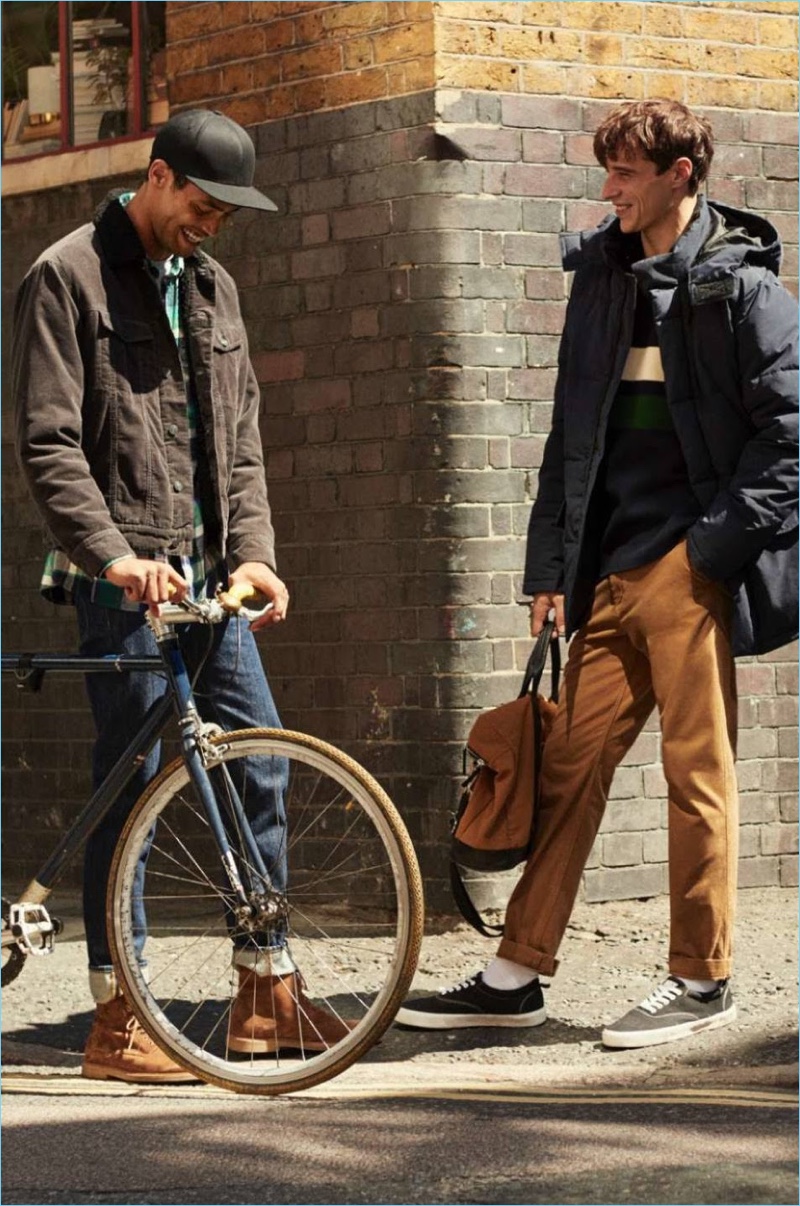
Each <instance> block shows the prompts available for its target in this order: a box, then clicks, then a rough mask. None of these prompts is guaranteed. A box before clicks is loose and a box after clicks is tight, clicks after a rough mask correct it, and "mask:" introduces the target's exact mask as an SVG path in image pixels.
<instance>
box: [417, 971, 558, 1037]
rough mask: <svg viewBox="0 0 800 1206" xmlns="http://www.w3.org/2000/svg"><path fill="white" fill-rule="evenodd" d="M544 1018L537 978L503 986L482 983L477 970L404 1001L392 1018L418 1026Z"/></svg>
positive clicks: (533, 1021)
mask: <svg viewBox="0 0 800 1206" xmlns="http://www.w3.org/2000/svg"><path fill="white" fill-rule="evenodd" d="M546 1018H547V1012H546V1010H545V1007H544V997H543V996H542V986H541V984H540V983H539V980H538V978H537V979H535V980H532V981H531V983H530V984H526V985H524V987H523V988H512V989H510V990H505V989H501V988H490V987H489V985H488V984H484V982H483V975H482V974H481V973H480V972H478V974H477V975H476V976H472V977H471V978H470V979H469V980H464V981H462V983H461V984H456V985H455V986H454V987H453V988H443V989H442V990H441V991H440V992H438V993H437V994H436V996H435V997H420V998H419V1000H416V1001H408V1002H406V1004H405V1005H404V1006H403V1008H402V1009H400V1010H399V1011H398V1014H397V1017H396V1018H395V1022H399V1023H400V1025H401V1026H414V1027H416V1028H417V1029H420V1030H451V1029H456V1028H460V1027H465V1026H540V1025H541V1024H542V1022H544V1021H545V1020H546Z"/></svg>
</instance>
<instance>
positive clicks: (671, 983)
mask: <svg viewBox="0 0 800 1206" xmlns="http://www.w3.org/2000/svg"><path fill="white" fill-rule="evenodd" d="M682 992H683V985H682V984H678V982H677V981H676V980H665V981H664V983H663V984H659V986H658V988H657V989H656V990H655V991H654V992H651V993H650V996H649V997H645V999H644V1000H643V1001H642V1003H641V1005H640V1006H639V1008H640V1009H645V1010H647V1012H648V1013H651V1014H654V1013H658V1011H659V1010H660V1009H663V1008H664V1006H665V1005H669V1004H671V1002H672V1001H674V1000H675V999H676V998H677V997H679V996H680V995H681V993H682Z"/></svg>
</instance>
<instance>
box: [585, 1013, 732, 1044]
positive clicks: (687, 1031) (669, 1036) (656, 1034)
mask: <svg viewBox="0 0 800 1206" xmlns="http://www.w3.org/2000/svg"><path fill="white" fill-rule="evenodd" d="M735 1019H736V1006H735V1005H731V1007H730V1009H726V1010H725V1012H724V1013H717V1014H715V1015H714V1016H713V1017H710V1018H698V1019H697V1020H696V1021H694V1022H684V1023H683V1025H681V1026H670V1027H667V1028H665V1029H663V1030H626V1031H619V1030H611V1029H609V1030H604V1031H603V1033H602V1035H601V1037H600V1041H601V1042H602V1044H603V1046H604V1047H614V1048H616V1049H617V1050H620V1049H628V1048H631V1047H657V1046H659V1044H661V1043H673V1042H675V1041H676V1040H677V1039H684V1038H691V1036H692V1035H693V1034H700V1033H701V1032H703V1031H705V1030H718V1029H719V1028H720V1026H727V1025H728V1023H729V1022H733V1021H734V1020H735Z"/></svg>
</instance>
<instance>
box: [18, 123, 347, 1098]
mask: <svg viewBox="0 0 800 1206" xmlns="http://www.w3.org/2000/svg"><path fill="white" fill-rule="evenodd" d="M254 168H255V152H254V148H253V144H252V141H251V139H250V137H249V135H248V134H247V133H246V131H245V130H243V129H242V128H241V127H240V126H238V125H237V124H236V123H235V122H233V121H231V120H230V119H229V118H226V117H224V116H223V115H222V114H220V113H214V112H210V111H207V110H192V111H189V112H184V113H180V114H178V115H177V116H175V117H173V118H172V119H171V120H170V121H169V122H168V123H167V124H166V125H165V126H163V127H162V129H161V130H160V131H159V132H158V134H157V135H156V138H155V141H154V143H153V148H152V152H151V160H150V165H149V167H148V170H147V178H146V180H145V181H144V183H143V184H142V185H141V187H140V188H139V189H137V191H136V192H135V193H122V194H118V193H117V194H114V193H112V194H111V195H110V196H109V197H108V198H106V200H105V202H104V203H103V204H102V205H101V206H100V208H99V210H98V211H97V213H96V214H95V216H94V219H93V221H92V222H90V223H87V224H86V225H84V226H81V227H80V228H79V229H78V230H76V231H74V232H73V233H72V234H70V235H68V236H67V237H66V238H64V239H61V240H60V241H59V242H57V243H55V244H54V245H53V246H52V247H49V248H48V249H47V250H46V251H44V252H43V253H42V255H41V256H40V257H39V258H38V260H37V261H36V263H35V264H34V265H33V267H32V268H31V269H30V271H29V272H28V274H27V276H26V277H25V279H24V281H23V283H22V285H21V287H20V291H19V294H18V297H17V303H16V310H15V322H14V334H13V347H12V361H13V363H12V380H13V394H14V399H15V404H16V416H17V446H18V452H19V456H20V460H21V463H22V466H23V469H24V472H25V474H26V477H27V480H28V484H29V486H30V489H31V492H32V494H33V497H34V499H35V501H36V504H37V506H38V507H39V510H40V512H41V514H42V517H43V519H44V521H45V523H46V525H47V528H48V530H49V532H50V534H51V536H52V542H53V547H52V550H51V552H50V553H49V555H48V557H47V560H46V563H45V568H44V573H43V576H42V583H41V588H42V593H43V594H44V596H45V597H46V598H47V599H49V600H50V601H52V602H55V603H71V604H73V605H74V606H75V609H76V614H77V620H78V629H79V634H80V651H81V653H83V654H84V655H87V656H102V655H104V654H111V653H121V652H122V653H125V654H129V655H131V656H135V655H143V654H153V653H155V652H156V648H155V643H154V639H153V636H152V633H151V631H150V629H149V627H148V625H147V624H146V622H145V618H144V611H145V607H146V606H147V605H158V604H159V603H163V602H165V601H166V600H167V598H168V596H170V597H174V598H177V599H183V598H200V597H203V596H205V595H206V594H213V592H214V591H215V589H216V587H217V585H218V584H223V585H227V586H229V587H230V586H233V585H236V584H245V583H249V584H251V585H252V586H254V587H255V588H257V589H258V590H260V591H261V592H262V593H263V594H264V595H266V596H267V598H268V599H269V600H271V602H272V605H273V606H272V609H271V610H270V611H269V612H267V613H266V614H265V615H264V616H263V617H262V618H261V619H259V620H257V621H256V622H255V623H254V624H253V628H254V629H255V628H259V627H262V626H265V625H268V624H275V623H279V622H280V621H281V620H283V618H284V617H285V615H286V610H287V606H288V599H289V596H288V592H287V590H286V587H285V586H284V584H283V582H282V581H281V580H280V578H278V576H277V574H276V572H275V551H274V534H273V529H272V524H271V522H270V509H269V503H268V501H267V488H266V482H265V476H264V466H263V456H262V449H261V441H260V437H259V430H258V407H259V391H258V386H257V383H256V380H255V375H254V373H253V369H252V366H251V364H250V361H249V357H248V350H247V335H246V333H245V330H244V326H243V323H242V316H241V312H240V309H239V301H238V297H237V292H236V286H235V284H234V282H233V280H232V278H231V277H230V276H229V274H228V273H227V272H226V271H225V270H224V269H223V268H222V267H221V265H220V264H218V263H217V262H216V261H215V260H213V259H212V258H211V257H210V256H208V255H207V254H205V253H204V252H202V251H200V250H199V245H200V243H201V242H202V241H203V240H204V239H206V238H209V237H212V236H214V235H216V234H217V233H218V231H219V230H220V228H221V227H222V225H223V223H224V222H225V221H226V220H227V219H228V218H229V216H230V215H231V214H232V213H234V212H235V210H237V209H238V208H247V209H257V210H274V209H276V206H275V205H274V204H273V202H272V201H270V200H269V199H268V198H267V197H265V196H263V194H261V193H260V192H259V191H258V190H257V189H255V188H253V174H254ZM184 633H185V635H183V636H182V637H181V643H182V647H183V651H184V655H185V657H186V660H187V664H188V665H189V668H190V670H195V671H196V670H197V669H198V668H199V667H201V666H202V668H201V669H200V670H199V677H198V678H197V682H196V687H197V690H198V692H199V693H200V694H201V695H202V697H203V699H204V703H205V707H206V711H207V712H208V713H209V716H208V718H209V719H214V720H217V721H219V722H220V723H221V724H223V725H225V726H226V727H230V728H247V727H278V726H279V725H280V721H279V719H278V715H277V712H276V710H275V705H274V703H273V700H272V696H271V694H270V690H269V687H268V684H267V681H266V678H265V676H264V672H263V669H262V666H261V661H260V658H259V655H258V650H257V647H256V644H255V640H254V638H253V635H252V632H251V631H249V630H247V629H245V628H241V629H240V627H239V625H238V624H236V623H235V622H228V623H225V624H221V625H218V626H217V627H216V628H215V630H214V643H213V648H212V650H211V652H210V654H209V652H208V648H207V637H206V636H205V635H201V634H200V631H199V629H198V627H197V626H187V629H185V630H184ZM87 688H88V693H89V699H90V703H91V707H92V712H93V716H94V720H95V725H96V729H97V741H96V744H95V748H94V755H93V780H94V785H95V787H96V786H98V785H99V784H100V783H101V782H102V780H103V779H104V778H105V776H106V774H107V772H108V771H109V769H110V768H111V767H112V766H113V765H114V763H115V762H116V761H117V760H118V758H119V756H120V755H121V753H122V751H123V750H124V749H125V747H126V746H127V745H128V744H129V742H130V741H131V739H132V738H133V736H134V735H135V733H136V732H137V731H138V729H139V727H140V724H141V721H142V718H143V715H144V713H145V712H146V711H147V709H148V707H149V706H150V705H151V703H152V702H153V699H154V698H155V696H156V695H157V694H160V693H161V692H163V690H164V684H163V683H162V682H161V680H160V678H159V677H158V676H156V675H150V674H146V673H144V674H137V673H128V674H126V675H124V676H122V677H117V676H113V677H112V676H104V675H100V674H98V675H87ZM212 713H213V715H212ZM159 755H160V750H159V749H158V748H156V749H154V750H153V751H152V752H151V754H150V755H149V756H148V758H147V760H146V763H145V764H144V765H143V766H142V767H141V769H140V770H139V771H138V772H137V774H136V775H135V776H134V778H133V779H132V781H131V782H130V783H129V784H128V785H127V787H126V788H125V790H124V792H123V794H122V796H121V797H120V799H118V800H117V802H116V804H115V806H114V808H113V809H112V811H111V812H110V813H109V815H108V816H107V817H106V818H105V819H104V820H103V822H102V823H101V824H100V825H99V826H98V828H97V829H96V830H95V832H94V833H93V834H92V835H91V837H90V838H89V841H88V842H87V846H86V854H85V865H84V923H85V929H86V939H87V947H88V955H89V979H90V986H91V990H92V994H93V996H94V999H95V1002H96V1013H95V1018H94V1023H93V1026H92V1030H91V1033H90V1035H89V1039H88V1042H87V1046H86V1052H85V1055H84V1065H83V1073H84V1075H85V1076H90V1077H96V1078H101V1079H105V1078H108V1077H114V1078H117V1079H121V1080H128V1081H140V1082H150V1081H154V1082H156V1081H177V1080H184V1079H191V1077H190V1076H189V1074H188V1073H186V1072H184V1071H183V1069H181V1068H179V1067H178V1066H177V1065H176V1064H174V1063H173V1062H172V1061H171V1060H170V1059H169V1058H168V1057H167V1056H166V1055H164V1054H163V1053H162V1052H161V1051H160V1050H158V1048H156V1047H155V1045H154V1044H153V1043H152V1042H151V1040H150V1039H149V1037H148V1036H147V1035H146V1034H145V1033H144V1031H143V1030H141V1028H140V1027H139V1026H138V1024H136V1022H135V1019H134V1018H133V1015H132V1014H131V1011H130V1009H129V1007H128V1005H127V1002H126V1001H125V999H124V997H123V996H122V995H121V993H120V992H119V990H118V988H117V985H116V982H115V977H114V972H113V969H112V965H111V958H110V954H109V948H108V939H107V935H106V924H105V894H106V884H107V880H108V873H109V868H110V864H111V858H112V854H113V850H114V846H115V844H116V841H117V838H118V835H119V833H120V831H121V829H122V827H123V825H124V823H125V820H126V818H127V815H128V813H129V811H130V808H131V807H132V805H133V803H134V801H135V800H136V799H137V798H138V796H139V795H140V794H141V792H142V790H143V789H144V787H145V786H146V784H147V783H148V782H149V780H150V779H152V778H153V776H154V775H155V774H156V772H157V770H158V763H159ZM277 793H278V789H276V788H275V786H274V784H273V783H272V782H271V781H270V779H269V778H268V777H266V776H265V780H264V783H263V785H262V791H261V797H260V803H261V810H260V815H259V816H258V817H256V818H255V819H254V820H253V828H254V831H255V832H256V834H257V837H258V840H259V841H260V842H263V844H264V847H265V849H268V848H269V846H270V844H271V843H273V842H274V839H275V837H276V834H277V831H278V828H279V818H280V815H281V810H282V806H281V800H280V799H279V798H276V795H277ZM235 961H236V962H237V964H238V965H239V977H240V985H241V988H240V996H242V995H243V994H244V987H245V985H247V1002H246V1003H245V1002H243V1001H239V1000H237V1001H236V1002H235V1003H234V1008H233V1011H232V1018H231V1035H232V1037H233V1039H234V1040H235V1038H236V1031H237V1027H239V1028H240V1029H242V1035H241V1036H240V1037H241V1038H242V1041H243V1042H245V1043H246V1049H247V1050H251V1051H252V1050H253V1049H254V1048H253V1046H252V1044H253V1042H254V1041H256V1042H257V1041H258V1036H259V1032H260V1030H261V1029H263V1030H264V1032H265V1033H266V1032H267V1031H268V1032H269V1033H270V1035H271V1034H272V1033H273V1032H274V1031H275V1030H276V1032H277V1034H278V1036H279V1038H280V1043H281V1047H287V1048H292V1047H298V1046H302V1047H303V1048H305V1049H307V1050H320V1049H324V1048H325V1047H327V1046H329V1045H331V1044H333V1043H334V1042H337V1041H338V1040H339V1039H340V1038H342V1037H343V1035H344V1034H345V1033H346V1027H345V1025H344V1024H343V1023H342V1022H340V1021H339V1020H338V1019H336V1018H334V1017H333V1016H332V1015H330V1014H328V1013H327V1012H325V1011H324V1010H321V1009H320V1008H318V1007H317V1006H315V1005H313V1004H312V1003H311V1002H310V1001H308V1000H307V998H305V996H304V994H303V989H302V984H301V981H300V977H299V975H298V974H297V970H296V968H295V967H294V965H293V963H292V961H291V957H290V955H289V953H288V950H286V948H285V947H276V948H275V949H271V950H270V951H269V952H268V957H267V958H263V957H260V952H249V953H248V952H237V953H236V955H235ZM254 982H255V989H254ZM264 1049H265V1050H266V1043H265V1048H264Z"/></svg>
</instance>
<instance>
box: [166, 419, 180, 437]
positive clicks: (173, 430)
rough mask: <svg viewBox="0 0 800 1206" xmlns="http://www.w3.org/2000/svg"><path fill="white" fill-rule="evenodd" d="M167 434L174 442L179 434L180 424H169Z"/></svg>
mask: <svg viewBox="0 0 800 1206" xmlns="http://www.w3.org/2000/svg"><path fill="white" fill-rule="evenodd" d="M166 434H167V435H168V436H169V438H170V439H171V440H174V439H175V436H176V435H177V434H178V424H177V423H167V428H166Z"/></svg>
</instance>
